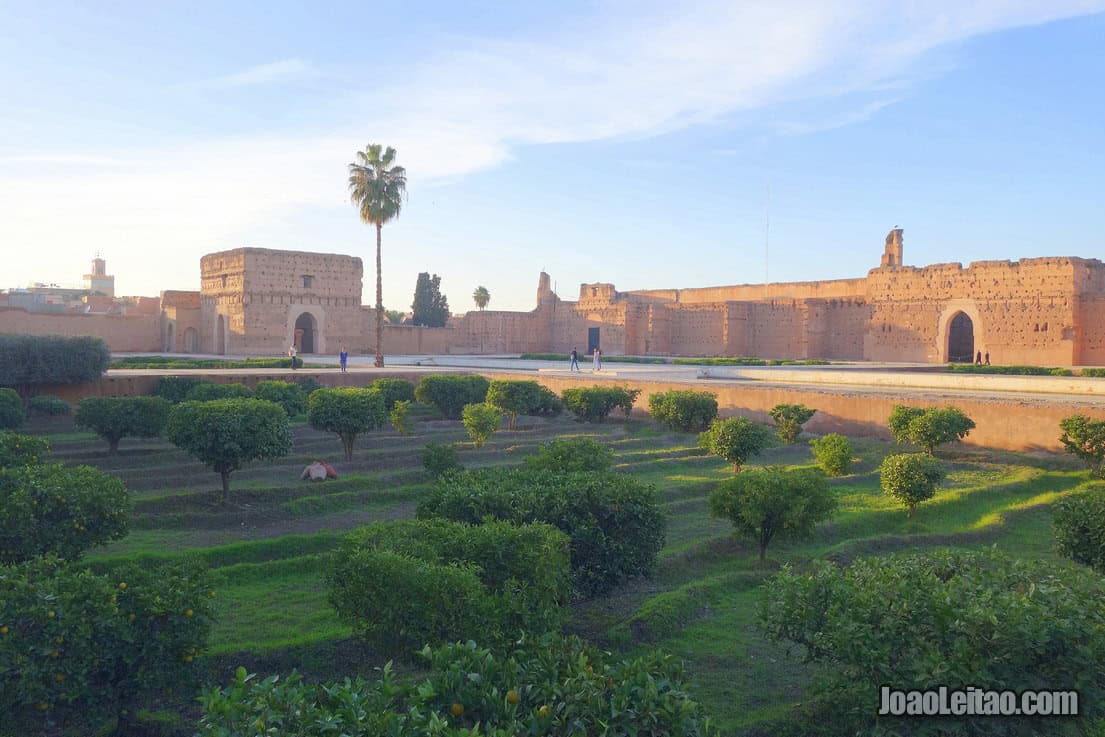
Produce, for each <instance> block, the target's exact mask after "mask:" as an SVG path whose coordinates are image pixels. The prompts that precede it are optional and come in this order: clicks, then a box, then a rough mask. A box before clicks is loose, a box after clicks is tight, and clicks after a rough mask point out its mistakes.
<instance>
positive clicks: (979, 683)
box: [760, 550, 1105, 735]
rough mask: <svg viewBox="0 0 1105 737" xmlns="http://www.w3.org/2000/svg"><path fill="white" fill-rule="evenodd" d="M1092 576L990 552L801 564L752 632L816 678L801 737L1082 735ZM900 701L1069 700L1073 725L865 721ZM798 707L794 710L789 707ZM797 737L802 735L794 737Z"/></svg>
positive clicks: (1098, 703) (1095, 636)
mask: <svg viewBox="0 0 1105 737" xmlns="http://www.w3.org/2000/svg"><path fill="white" fill-rule="evenodd" d="M1103 596H1105V583H1103V581H1102V579H1101V578H1100V577H1098V576H1087V575H1086V574H1085V572H1084V571H1078V570H1071V569H1069V568H1068V567H1065V566H1060V565H1055V564H1052V563H1048V562H1045V561H1039V560H1018V559H1015V558H1010V557H1007V556H1005V555H1002V554H1000V553H998V552H997V551H995V550H990V551H984V552H965V551H949V550H943V551H935V552H930V553H921V554H917V553H914V554H908V555H897V556H889V557H880V558H866V559H861V560H857V561H855V562H853V563H852V565H851V566H850V567H848V568H839V567H836V566H834V565H832V564H829V563H826V562H823V561H813V563H812V570H803V572H796V571H791V570H789V569H784V571H783V573H782V574H780V575H779V577H778V578H777V579H776V580H774V581H773V582H772V583H770V584H769V585H768V586H767V590H766V596H765V600H764V604H763V608H762V610H761V613H760V614H761V616H760V621H761V623H762V626H763V627H764V629H766V631H767V634H768V636H769V637H770V638H771V639H774V640H781V641H786V642H789V643H794V644H797V645H799V646H800V647H801V648H802V651H803V652H804V654H805V656H806V657H807V659H810V660H813V661H815V662H817V663H820V664H822V665H823V670H822V672H823V673H824V675H825V677H826V679H825V681H823V682H822V685H821V686H820V687H819V688H818V689H817V690H816V692H815V693H813V694H810V696H811V697H812V698H810V699H809V700H808V703H809V706H807V708H806V715H807V717H808V720H809V721H808V723H807V725H806V726H807V727H810V728H812V731H811V732H809V733H816V734H834V735H835V734H840V735H843V734H900V735H935V734H946V735H1029V734H1090V732H1087V731H1083V730H1084V729H1086V728H1087V727H1088V726H1089V725H1090V724H1092V723H1093V722H1094V721H1095V720H1097V719H1100V718H1101V717H1102V716H1103V712H1105V669H1102V668H1101V663H1102V662H1103V660H1102V659H1103V658H1105V627H1103V616H1102V611H1101V601H1102V598H1103ZM885 685H891V687H892V688H895V689H902V690H922V691H924V690H930V689H932V690H935V689H937V688H939V687H943V686H946V687H947V688H948V690H949V691H950V690H954V689H965V688H967V687H969V686H974V687H976V688H980V687H981V688H993V689H1006V688H1008V689H1016V690H1018V691H1020V690H1022V689H1023V690H1028V689H1044V690H1051V689H1075V690H1077V691H1078V692H1079V696H1080V698H1079V700H1078V703H1079V710H1080V714H1079V716H1078V717H1075V718H1069V717H1064V718H1062V719H1060V720H1056V719H1054V718H1052V719H1045V720H1035V719H1031V718H1025V717H996V718H985V717H977V716H976V717H970V718H956V717H939V718H935V719H933V718H929V719H924V718H919V717H903V718H895V717H886V716H882V717H876V714H877V713H878V708H879V698H880V697H879V691H880V686H885ZM803 700H804V701H807V699H803ZM803 733H806V732H803Z"/></svg>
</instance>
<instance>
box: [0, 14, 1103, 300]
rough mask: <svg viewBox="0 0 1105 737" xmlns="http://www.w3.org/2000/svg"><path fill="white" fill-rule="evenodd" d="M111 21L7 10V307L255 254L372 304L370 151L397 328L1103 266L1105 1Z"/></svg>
mask: <svg viewBox="0 0 1105 737" xmlns="http://www.w3.org/2000/svg"><path fill="white" fill-rule="evenodd" d="M90 5H91V4H88V3H60V2H36V3H30V2H8V1H7V0H0V250H2V252H3V254H4V264H5V268H4V270H3V274H2V276H3V279H2V280H0V287H12V286H24V285H26V284H27V283H29V282H31V281H55V282H59V283H63V284H64V283H75V282H78V281H79V279H80V275H81V274H82V273H84V271H85V269H86V268H87V262H88V261H89V259H90V258H91V257H92V255H93V253H94V252H96V251H100V252H102V253H103V255H104V256H105V257H106V258H107V259H108V266H109V270H110V271H111V272H113V273H114V274H115V275H116V283H117V287H118V289H119V291H120V292H122V293H125V294H154V293H156V292H157V291H159V290H161V289H196V288H198V284H199V273H198V271H199V258H200V256H201V255H203V254H204V253H209V252H211V251H216V250H222V249H226V248H235V247H238V246H243V245H251V246H262V247H270V248H295V249H303V250H310V251H328V252H336V253H350V254H354V255H359V256H361V257H362V258H363V259H364V260H365V264H366V273H365V281H366V285H367V287H368V288H366V290H365V301H366V302H371V301H372V296H373V295H372V293H371V285H372V283H373V279H374V274H373V271H372V265H373V258H374V252H373V246H374V237H373V232H372V230H371V229H370V228H368V227H367V226H364V225H362V224H361V223H360V222H359V221H358V220H357V217H356V213H355V210H354V209H353V207H352V206H351V205H350V204H349V203H348V199H347V194H346V165H347V164H348V162H349V161H350V160H352V157H353V153H354V151H356V150H357V149H358V148H360V147H363V146H364V145H365V144H367V143H370V142H379V143H384V144H390V145H394V146H395V147H396V148H397V149H398V152H399V159H400V163H402V164H404V165H405V166H406V167H407V168H408V175H409V181H410V196H409V200H408V202H407V204H406V206H405V208H404V210H403V213H402V215H401V216H400V218H399V219H398V220H397V221H396V222H394V223H392V224H389V225H387V226H386V227H385V229H384V284H385V294H384V301H385V304H386V306H388V307H389V308H397V309H407V308H408V307H409V304H410V301H411V295H412V293H413V290H414V283H415V277H416V275H417V273H418V272H419V271H431V272H436V273H439V274H441V276H442V286H443V289H444V291H445V293H446V294H447V295H448V296H449V298H450V305H451V306H452V308H453V310H454V311H463V310H466V309H469V308H471V307H472V302H471V293H472V291H473V289H474V288H475V287H476V286H477V285H480V284H482V285H485V286H486V287H487V288H488V289H489V290H490V291H491V295H492V301H491V307H492V308H499V309H530V308H531V307H532V306H533V301H534V294H535V291H536V285H537V273H538V271H539V270H540V269H542V268H544V269H545V270H547V271H548V272H549V273H550V274H551V275H552V277H553V279H554V281H555V282H556V284H557V289H558V292H559V293H560V294H561V296H564V297H568V298H574V297H575V295H577V294H578V286H579V284H580V283H581V282H593V281H607V282H613V283H615V284H616V285H617V287H618V288H619V289H644V288H661V287H692V286H706V285H714V284H738V283H756V282H762V281H763V280H764V279H765V277H767V278H770V279H771V280H772V281H783V280H787V281H790V280H808V279H822V278H844V277H854V276H861V275H863V274H864V273H866V271H867V270H868V269H869V268H871V267H872V266H875V265H877V264H878V260H879V256H880V254H881V251H882V242H883V238H884V236H885V235H886V232H887V230H889V229H890V228H891V227H892V226H894V225H899V226H901V227H903V228H905V244H906V250H905V253H906V262H907V263H909V264H915V265H923V264H928V263H939V262H947V261H962V262H964V263H967V262H970V261H980V260H988V259H1006V258H1009V259H1016V258H1022V257H1032V256H1045V255H1077V256H1085V257H1097V258H1102V257H1105V238H1103V237H1102V235H1101V232H1102V223H1101V216H1102V212H1105V207H1103V205H1102V202H1103V199H1105V198H1103V195H1105V154H1103V151H1105V91H1103V89H1105V87H1103V86H1102V84H1101V80H1102V79H1105V43H1103V42H1105V14H1103V11H1105V0H1096V1H1094V0H1071V1H1069V2H1065V1H1061V0H1056V1H1055V2H1048V3H1042V2H1036V1H1035V0H1031V1H1028V0H1023V1H1017V0H1008V1H1006V2H998V1H981V2H949V3H940V2H936V1H935V0H933V1H932V2H923V3H902V2H875V1H874V0H855V1H850V2H836V3H824V2H814V1H813V0H806V1H794V2H791V1H787V0H777V1H775V2H771V3H738V2H687V3H670V2H648V1H646V2H628V1H627V0H626V1H623V0H609V1H608V2H592V3H584V2H558V3H555V4H553V3H547V4H538V3H505V2H504V3H489V2H477V3H464V4H459V3H431V2H411V3H405V4H399V3H388V4H378V5H377V4H371V3H363V2H361V3H349V4H341V3H329V4H325V5H323V4H315V5H316V7H314V8H309V7H306V6H305V4H291V3H268V4H266V5H265V6H264V8H263V10H260V9H258V8H259V7H260V6H257V5H256V4H251V3H229V2H227V3H205V2H199V3H173V2H158V3H125V2H120V3H113V4H111V5H110V9H108V6H107V5H106V4H99V5H100V7H98V8H96V9H91V7H90ZM768 221H769V222H770V226H769V228H768V227H766V225H767V222H768ZM765 230H766V231H767V243H768V249H767V259H766V263H765Z"/></svg>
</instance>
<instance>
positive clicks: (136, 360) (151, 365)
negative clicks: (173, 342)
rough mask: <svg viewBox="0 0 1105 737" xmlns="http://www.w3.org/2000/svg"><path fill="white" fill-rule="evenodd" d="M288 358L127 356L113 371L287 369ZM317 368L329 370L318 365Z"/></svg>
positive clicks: (113, 365)
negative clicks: (232, 358)
mask: <svg viewBox="0 0 1105 737" xmlns="http://www.w3.org/2000/svg"><path fill="white" fill-rule="evenodd" d="M289 365H290V364H289V361H288V359H287V358H240V359H236V360H228V359H225V358H186V357H185V356H181V355H174V356H127V357H125V358H117V359H115V360H113V361H112V362H111V368H113V369H171V370H174V371H175V370H183V371H194V370H201V371H202V370H204V369H286V368H288V366H289ZM295 365H296V368H302V367H303V366H304V365H305V364H304V363H303V359H302V358H297V359H295ZM315 368H329V367H328V366H323V365H317V366H315Z"/></svg>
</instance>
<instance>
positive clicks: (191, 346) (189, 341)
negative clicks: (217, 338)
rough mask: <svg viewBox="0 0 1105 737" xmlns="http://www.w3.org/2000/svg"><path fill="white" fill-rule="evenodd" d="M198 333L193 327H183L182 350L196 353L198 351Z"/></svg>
mask: <svg viewBox="0 0 1105 737" xmlns="http://www.w3.org/2000/svg"><path fill="white" fill-rule="evenodd" d="M199 338H200V336H199V333H197V332H196V329H195V328H185V329H184V352H185V353H198V352H199V344H200V340H199Z"/></svg>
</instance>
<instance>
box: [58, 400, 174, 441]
mask: <svg viewBox="0 0 1105 737" xmlns="http://www.w3.org/2000/svg"><path fill="white" fill-rule="evenodd" d="M171 408H172V405H171V404H170V403H169V402H168V400H165V399H162V398H161V397H89V398H87V399H82V400H81V401H80V404H78V405H77V413H76V415H74V416H73V422H74V424H75V425H76V426H77V427H83V428H87V429H89V430H91V431H92V432H94V433H96V434H97V435H99V436H100V437H101V438H103V439H104V440H106V441H107V444H108V453H118V452H119V441H120V440H122V439H123V438H127V437H131V438H156V437H157V436H159V435H160V434H161V431H162V429H163V428H164V427H165V421H166V420H167V419H168V417H169V410H170V409H171Z"/></svg>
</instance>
